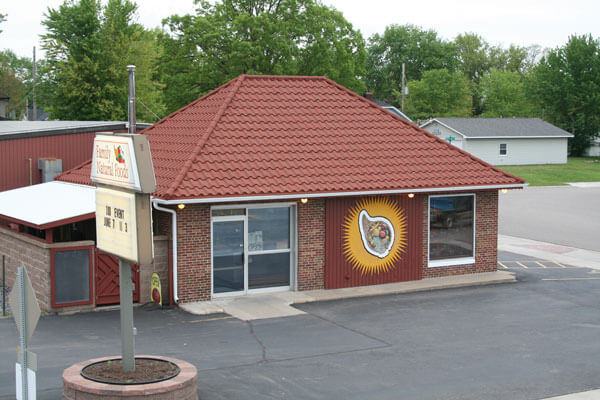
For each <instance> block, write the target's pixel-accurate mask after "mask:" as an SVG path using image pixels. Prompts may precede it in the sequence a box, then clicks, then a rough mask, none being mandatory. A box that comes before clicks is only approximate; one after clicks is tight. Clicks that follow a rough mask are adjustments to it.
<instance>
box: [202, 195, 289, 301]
mask: <svg viewBox="0 0 600 400" xmlns="http://www.w3.org/2000/svg"><path fill="white" fill-rule="evenodd" d="M240 208H241V209H244V210H245V213H244V214H243V215H224V216H214V217H213V215H212V211H213V210H218V209H240ZM257 208H289V209H290V247H289V248H287V249H275V250H263V251H252V252H250V251H248V209H257ZM215 221H216V222H223V221H244V268H245V269H246V265H247V264H248V257H249V256H251V255H261V254H275V253H290V284H289V285H287V286H278V287H269V288H258V289H247V290H246V289H244V290H241V291H236V292H226V293H215V292H214V266H213V222H215ZM297 274H298V207H297V203H296V202H278V203H261V204H257V203H246V204H227V205H214V206H211V207H210V295H211V298H219V297H235V296H244V295H247V294H258V293H269V292H282V291H286V290H298V277H297ZM247 287H248V274H247V273H246V272H245V273H244V288H247Z"/></svg>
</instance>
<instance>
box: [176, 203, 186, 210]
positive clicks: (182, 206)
mask: <svg viewBox="0 0 600 400" xmlns="http://www.w3.org/2000/svg"><path fill="white" fill-rule="evenodd" d="M177 208H179V209H180V210H183V209H184V208H185V204H183V203H181V204H177Z"/></svg>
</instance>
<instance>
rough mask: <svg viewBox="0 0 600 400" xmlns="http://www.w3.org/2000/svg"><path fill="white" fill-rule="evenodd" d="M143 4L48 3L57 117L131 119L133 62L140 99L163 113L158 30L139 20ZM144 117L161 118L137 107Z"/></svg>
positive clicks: (49, 82) (50, 82)
mask: <svg viewBox="0 0 600 400" xmlns="http://www.w3.org/2000/svg"><path fill="white" fill-rule="evenodd" d="M136 9H137V6H136V5H135V3H133V2H130V1H129V0H109V1H108V3H107V4H106V5H105V6H102V4H101V2H100V0H66V1H65V2H64V3H63V4H62V5H61V6H60V7H59V8H58V9H50V8H48V12H47V13H46V14H45V20H44V21H43V22H42V23H43V24H44V25H45V27H46V33H45V34H44V35H43V36H42V42H43V44H42V47H43V48H44V49H45V50H46V55H47V69H46V70H45V72H46V73H47V79H46V80H45V82H44V85H45V87H46V89H47V93H49V94H50V95H49V97H50V98H49V99H48V103H49V107H48V109H49V111H50V113H51V116H52V117H53V118H58V119H74V120H126V119H127V94H128V89H127V82H128V78H127V70H126V66H127V65H128V64H134V65H136V67H137V68H136V99H137V100H138V103H142V102H143V104H146V105H147V106H148V107H149V108H150V109H152V110H153V111H154V112H155V113H158V114H163V113H164V106H163V105H162V102H161V97H160V90H161V87H160V85H159V84H158V83H157V82H156V81H155V79H154V78H155V77H156V64H157V62H158V57H159V48H158V46H157V33H156V32H149V31H146V30H144V29H143V27H142V26H141V25H139V24H137V23H134V22H133V19H134V16H135V12H136ZM137 115H138V118H139V119H140V120H147V121H155V120H156V118H155V117H154V116H153V115H152V114H151V113H149V112H148V111H147V110H146V109H145V108H144V107H140V106H139V105H138V107H137Z"/></svg>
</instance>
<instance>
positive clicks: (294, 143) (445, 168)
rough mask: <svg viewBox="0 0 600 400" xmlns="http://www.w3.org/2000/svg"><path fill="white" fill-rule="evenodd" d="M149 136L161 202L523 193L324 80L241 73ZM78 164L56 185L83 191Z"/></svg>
mask: <svg viewBox="0 0 600 400" xmlns="http://www.w3.org/2000/svg"><path fill="white" fill-rule="evenodd" d="M143 133H145V134H146V135H148V138H149V141H150V147H151V151H152V158H153V163H154V169H155V175H156V180H157V192H156V193H155V196H156V197H158V198H161V199H163V200H173V201H175V200H182V199H184V200H185V199H188V200H189V199H197V200H198V199H200V200H205V201H217V200H218V201H226V200H240V199H265V198H298V197H321V196H322V197H325V196H341V195H354V194H383V193H401V192H407V191H439V190H448V189H452V188H454V190H458V189H457V188H461V189H462V190H468V189H469V188H476V187H477V188H482V189H483V188H497V187H522V186H523V183H524V181H523V180H522V179H520V178H517V177H515V176H514V175H510V174H507V173H505V172H502V171H501V170H499V169H497V168H495V167H492V166H491V165H489V164H486V163H485V162H483V161H481V160H479V159H477V158H475V157H474V156H472V155H470V154H469V153H466V152H463V151H462V150H459V149H457V148H456V147H455V146H452V145H450V144H448V143H447V142H444V141H442V140H440V139H438V138H437V137H435V136H434V135H432V134H430V133H428V132H425V131H424V130H422V129H420V128H418V127H417V126H415V125H413V124H411V123H409V122H407V121H406V120H404V119H403V118H401V117H398V116H396V115H393V114H391V113H389V112H387V111H384V110H382V109H381V108H380V107H379V106H377V105H376V104H375V103H373V102H371V101H369V100H367V99H365V98H363V97H361V96H359V95H357V94H355V93H353V92H351V91H350V90H348V89H346V88H344V87H342V86H340V85H338V84H336V83H335V82H333V81H331V80H329V79H327V78H324V77H298V76H249V75H240V76H239V77H237V78H236V79H234V80H232V81H230V82H228V83H227V84H225V85H223V86H221V87H219V88H218V89H216V90H214V91H213V92H211V93H209V94H207V95H206V96H204V97H202V98H200V99H198V100H196V101H195V102H193V103H191V104H189V105H188V106H186V107H184V108H182V109H180V110H178V111H176V112H174V113H173V114H171V115H169V116H168V117H166V118H164V119H163V120H161V121H159V122H157V123H156V124H154V125H153V126H151V127H150V128H148V129H146V130H145V131H144V132H143ZM89 176H90V164H89V162H88V163H84V164H82V165H80V166H78V167H75V168H74V169H72V170H70V171H67V172H65V173H63V174H62V175H59V176H58V177H57V179H59V180H66V181H70V182H75V183H84V184H89V182H90V181H89Z"/></svg>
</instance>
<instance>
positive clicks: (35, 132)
mask: <svg viewBox="0 0 600 400" xmlns="http://www.w3.org/2000/svg"><path fill="white" fill-rule="evenodd" d="M38 111H39V110H38ZM149 126H150V124H145V123H137V124H136V128H137V129H140V130H141V129H145V128H147V127H149ZM123 129H127V122H120V121H2V122H0V140H7V139H20V138H32V137H40V136H52V135H65V134H69V133H85V132H98V131H108V130H123Z"/></svg>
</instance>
